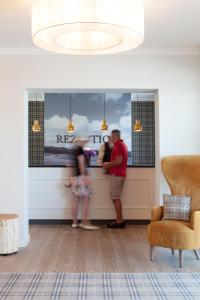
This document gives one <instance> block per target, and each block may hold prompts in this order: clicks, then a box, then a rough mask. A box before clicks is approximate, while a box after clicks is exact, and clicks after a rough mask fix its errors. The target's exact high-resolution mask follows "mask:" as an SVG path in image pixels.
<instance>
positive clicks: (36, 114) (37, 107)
mask: <svg viewBox="0 0 200 300" xmlns="http://www.w3.org/2000/svg"><path fill="white" fill-rule="evenodd" d="M37 102H38V101H37V92H36V120H38V103H37Z"/></svg>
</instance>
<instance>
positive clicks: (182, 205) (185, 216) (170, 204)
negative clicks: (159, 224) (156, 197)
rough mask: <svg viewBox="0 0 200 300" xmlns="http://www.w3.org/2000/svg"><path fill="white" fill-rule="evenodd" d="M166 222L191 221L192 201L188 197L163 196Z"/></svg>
mask: <svg viewBox="0 0 200 300" xmlns="http://www.w3.org/2000/svg"><path fill="white" fill-rule="evenodd" d="M163 198H164V215H163V219H164V220H182V221H190V200H191V197H190V196H187V195H166V194H165V195H163Z"/></svg>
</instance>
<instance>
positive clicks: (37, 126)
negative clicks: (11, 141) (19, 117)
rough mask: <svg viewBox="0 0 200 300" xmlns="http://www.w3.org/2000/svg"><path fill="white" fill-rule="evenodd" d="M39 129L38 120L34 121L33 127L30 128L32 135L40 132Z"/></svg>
mask: <svg viewBox="0 0 200 300" xmlns="http://www.w3.org/2000/svg"><path fill="white" fill-rule="evenodd" d="M40 130H41V127H40V123H39V121H38V120H34V123H33V126H32V131H33V132H34V133H37V132H40Z"/></svg>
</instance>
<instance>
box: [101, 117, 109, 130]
mask: <svg viewBox="0 0 200 300" xmlns="http://www.w3.org/2000/svg"><path fill="white" fill-rule="evenodd" d="M106 130H108V124H107V122H106V120H105V119H104V120H102V122H101V131H106Z"/></svg>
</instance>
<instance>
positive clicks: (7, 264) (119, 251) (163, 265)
mask: <svg viewBox="0 0 200 300" xmlns="http://www.w3.org/2000/svg"><path fill="white" fill-rule="evenodd" d="M146 229H147V228H146V226H144V225H130V226H128V227H127V228H126V229H124V230H113V229H107V228H105V227H102V229H101V230H99V231H84V230H81V229H72V228H71V227H70V226H66V225H50V226H49V225H31V226H30V234H31V242H30V243H29V245H28V247H27V248H22V249H20V251H19V253H18V254H16V255H11V256H6V257H5V256H0V271H1V272H180V271H181V272H200V262H198V261H197V260H196V258H195V256H194V254H193V252H190V251H186V252H185V258H184V260H185V261H184V268H183V269H182V270H180V269H179V268H178V251H176V255H175V256H172V255H171V251H170V250H168V249H161V248H157V249H156V251H155V255H156V257H155V261H154V262H150V260H149V245H148V242H147V239H146Z"/></svg>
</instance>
